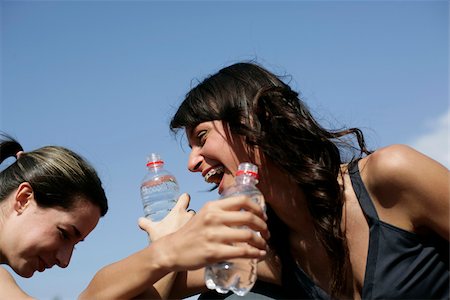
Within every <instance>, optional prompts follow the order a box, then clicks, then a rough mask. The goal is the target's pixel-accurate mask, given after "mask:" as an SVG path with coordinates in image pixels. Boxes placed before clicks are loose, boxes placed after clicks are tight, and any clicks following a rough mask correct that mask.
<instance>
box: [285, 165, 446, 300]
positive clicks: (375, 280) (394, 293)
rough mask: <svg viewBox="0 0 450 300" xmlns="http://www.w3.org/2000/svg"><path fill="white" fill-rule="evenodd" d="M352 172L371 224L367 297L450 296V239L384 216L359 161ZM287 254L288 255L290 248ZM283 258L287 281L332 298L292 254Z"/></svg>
mask: <svg viewBox="0 0 450 300" xmlns="http://www.w3.org/2000/svg"><path fill="white" fill-rule="evenodd" d="M349 173H350V178H351V181H352V185H353V189H354V190H355V193H356V196H357V198H358V201H359V204H360V205H361V208H362V210H363V212H364V214H365V216H366V219H367V223H368V225H369V251H368V256H367V266H366V271H365V277H364V285H363V289H362V298H363V299H449V260H448V256H449V242H448V241H447V240H445V239H443V238H441V237H440V236H438V235H433V236H428V237H422V236H419V235H417V234H415V233H412V232H408V231H406V230H403V229H401V228H398V227H395V226H393V225H390V224H388V223H385V222H383V221H381V220H380V219H379V218H378V214H377V212H376V210H375V207H374V205H373V202H372V200H371V198H370V197H369V194H368V192H367V190H366V188H365V186H364V183H363V182H362V180H361V176H360V174H359V169H358V162H357V161H355V162H353V163H351V164H350V165H349ZM284 254H287V253H286V252H285V253H284ZM283 256H284V257H282V261H283V270H284V271H283V284H284V285H285V286H286V289H287V290H289V291H290V292H294V293H295V291H301V293H304V292H305V291H306V293H307V294H308V297H309V298H311V299H330V298H331V297H330V295H328V294H327V293H326V292H325V291H324V290H323V289H321V288H320V287H318V286H317V285H316V284H315V283H314V282H313V281H312V280H311V279H310V278H309V277H308V275H307V274H306V273H305V272H304V271H303V270H302V269H301V268H300V267H298V266H297V265H296V263H295V262H294V260H293V259H292V258H291V257H290V255H289V256H285V255H283Z"/></svg>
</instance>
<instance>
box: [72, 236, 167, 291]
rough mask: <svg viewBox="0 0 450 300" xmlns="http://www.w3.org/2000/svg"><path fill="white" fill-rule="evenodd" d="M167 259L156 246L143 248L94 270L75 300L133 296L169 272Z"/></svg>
mask: <svg viewBox="0 0 450 300" xmlns="http://www.w3.org/2000/svg"><path fill="white" fill-rule="evenodd" d="M169 261H170V259H167V258H166V256H165V254H164V251H160V249H159V247H158V246H157V245H152V246H150V247H147V248H145V249H143V250H141V251H139V252H136V253H135V254H133V255H130V256H129V257H127V258H125V259H123V260H120V261H118V262H116V263H113V264H111V265H108V266H106V267H104V268H102V269H101V270H100V271H98V272H97V274H95V276H94V278H93V279H92V281H91V282H90V283H89V285H88V287H87V288H86V289H85V290H84V291H83V293H82V294H81V295H80V297H79V299H108V300H109V299H130V298H133V297H136V296H138V295H140V294H142V293H144V292H145V291H146V289H147V288H148V287H151V286H153V284H154V283H155V282H157V281H158V280H160V279H161V278H162V277H164V276H165V275H167V274H168V273H169V272H170V271H171V266H170V264H169ZM166 262H167V263H166Z"/></svg>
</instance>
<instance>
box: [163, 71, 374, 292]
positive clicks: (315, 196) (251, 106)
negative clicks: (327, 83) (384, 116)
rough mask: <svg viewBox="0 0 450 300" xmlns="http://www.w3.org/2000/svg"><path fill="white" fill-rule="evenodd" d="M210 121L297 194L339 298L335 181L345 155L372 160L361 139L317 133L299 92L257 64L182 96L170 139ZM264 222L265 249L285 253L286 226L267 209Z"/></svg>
mask: <svg viewBox="0 0 450 300" xmlns="http://www.w3.org/2000/svg"><path fill="white" fill-rule="evenodd" d="M212 120H222V121H224V122H226V123H227V124H228V125H229V126H230V130H231V132H233V133H235V134H239V135H242V136H244V137H245V141H246V143H247V144H248V145H253V146H258V147H259V148H260V149H261V150H262V151H263V153H264V154H265V155H266V156H267V157H269V158H270V159H271V160H272V161H273V162H274V163H275V164H276V165H277V166H278V167H279V168H281V169H282V170H285V171H286V172H287V173H288V174H291V176H292V178H294V180H295V181H296V183H297V184H298V185H299V187H300V188H301V189H302V190H303V192H304V193H305V195H306V199H307V205H308V209H309V212H310V214H311V215H312V217H313V220H314V227H315V229H316V231H317V235H318V237H319V239H320V241H321V243H322V244H323V246H324V248H325V250H326V252H327V254H328V256H329V258H330V261H331V262H332V267H331V268H332V269H331V271H332V281H331V283H330V289H331V292H332V295H339V294H340V293H341V292H343V290H344V289H345V285H346V282H345V278H346V276H345V274H346V270H347V267H346V262H347V260H348V249H347V244H346V238H345V234H344V232H343V231H342V230H341V226H340V225H341V218H342V209H343V196H342V190H341V187H340V185H339V183H338V181H337V178H338V175H339V172H340V165H341V164H342V163H344V161H343V160H344V159H343V158H342V157H344V156H345V155H344V153H343V152H345V151H346V150H350V152H352V153H353V154H352V155H351V156H348V152H346V155H347V157H352V158H351V159H354V158H356V157H361V156H363V155H364V154H369V153H370V151H369V150H367V149H366V145H365V142H364V136H363V134H362V132H361V131H360V130H359V129H358V128H348V129H339V130H327V129H325V128H323V127H322V126H321V125H320V124H319V123H318V122H317V121H316V120H315V119H314V118H313V116H312V115H311V113H310V111H309V109H308V108H307V106H306V104H305V103H304V102H303V101H302V100H300V99H299V94H298V93H297V92H295V91H293V90H292V89H291V88H290V87H289V86H288V85H287V84H285V83H284V82H283V81H282V80H281V77H277V76H276V75H274V74H272V73H271V72H269V71H267V70H266V69H264V68H262V67H261V66H259V65H257V64H255V63H237V64H233V65H231V66H228V67H225V68H223V69H221V70H220V71H219V72H218V73H216V74H214V75H211V76H209V77H207V78H206V79H205V80H203V81H202V82H201V83H199V84H198V85H197V86H196V87H194V88H193V89H192V90H190V91H189V92H188V93H187V95H186V98H185V99H184V101H183V102H182V103H181V105H180V107H179V108H178V111H177V112H176V113H175V115H174V116H173V118H172V120H171V122H170V128H171V130H172V131H173V132H175V133H176V132H177V131H178V129H180V128H186V129H192V128H194V127H195V126H197V125H198V124H199V123H201V122H206V121H212ZM349 137H350V138H349ZM351 137H353V138H351ZM351 159H349V160H351ZM268 215H269V224H268V225H269V230H270V231H271V233H272V234H271V236H272V237H271V240H270V241H269V242H270V243H271V245H272V247H273V248H274V249H275V251H276V252H278V253H279V252H282V251H286V249H289V247H288V246H289V245H288V230H286V229H287V228H286V225H284V224H283V222H281V220H280V219H279V218H278V217H277V216H276V215H275V214H274V213H273V211H271V210H270V208H268Z"/></svg>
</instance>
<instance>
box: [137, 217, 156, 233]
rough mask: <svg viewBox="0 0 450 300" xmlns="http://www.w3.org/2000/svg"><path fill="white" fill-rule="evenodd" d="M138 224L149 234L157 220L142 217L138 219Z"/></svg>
mask: <svg viewBox="0 0 450 300" xmlns="http://www.w3.org/2000/svg"><path fill="white" fill-rule="evenodd" d="M138 225H139V227H140V228H141V229H142V230H144V231H146V232H147V233H148V234H150V231H151V229H152V227H153V226H154V225H155V222H152V221H151V220H150V219H147V218H144V217H140V218H139V219H138Z"/></svg>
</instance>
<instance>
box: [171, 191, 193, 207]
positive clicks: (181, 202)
mask: <svg viewBox="0 0 450 300" xmlns="http://www.w3.org/2000/svg"><path fill="white" fill-rule="evenodd" d="M190 201H191V197H190V196H189V194H188V193H183V194H181V196H180V197H178V201H177V203H176V204H175V206H174V207H173V209H172V210H177V211H184V210H186V208H188V207H189V202H190Z"/></svg>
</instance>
